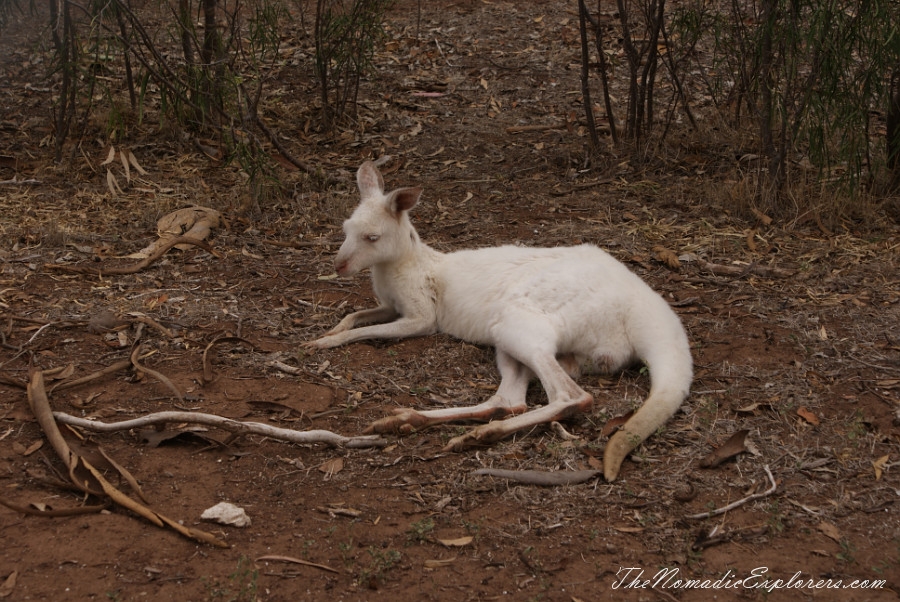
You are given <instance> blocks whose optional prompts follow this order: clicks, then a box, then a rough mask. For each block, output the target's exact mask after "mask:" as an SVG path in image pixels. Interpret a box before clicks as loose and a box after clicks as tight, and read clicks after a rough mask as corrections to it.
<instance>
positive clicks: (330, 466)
mask: <svg viewBox="0 0 900 602" xmlns="http://www.w3.org/2000/svg"><path fill="white" fill-rule="evenodd" d="M342 470H344V459H343V458H334V459H331V460H327V461H325V462H323V463H322V464H320V465H319V472H324V473H325V477H326V478H327V477H331V476H332V475H336V474H337V473H339V472H341V471H342Z"/></svg>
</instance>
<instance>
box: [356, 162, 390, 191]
mask: <svg viewBox="0 0 900 602" xmlns="http://www.w3.org/2000/svg"><path fill="white" fill-rule="evenodd" d="M356 185H357V186H359V193H360V195H361V196H363V197H367V196H370V195H371V194H372V193H375V192H377V193H378V194H381V193H383V192H384V179H383V178H382V177H381V172H379V171H378V168H377V167H375V164H374V163H372V162H371V161H366V162H365V163H363V164H362V165H360V166H359V169H358V170H356Z"/></svg>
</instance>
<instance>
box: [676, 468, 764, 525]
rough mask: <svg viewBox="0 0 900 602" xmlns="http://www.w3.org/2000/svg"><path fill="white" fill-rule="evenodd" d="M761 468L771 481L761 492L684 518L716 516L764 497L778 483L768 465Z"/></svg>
mask: <svg viewBox="0 0 900 602" xmlns="http://www.w3.org/2000/svg"><path fill="white" fill-rule="evenodd" d="M763 470H765V471H766V476H768V477H769V481H770V482H771V483H772V486H771V487H769V488H768V489H766V490H765V491H763V492H762V493H754V494H752V495H748V496H747V497H745V498H742V499H739V500H738V501H736V502H732V503H730V504H728V505H727V506H722V507H721V508H716V509H715V510H710V511H709V512H701V513H700V514H689V515H688V516H685V518H690V519H700V518H709V517H711V516H718V515H720V514H725V513H726V512H728V511H729V510H734V509H735V508H737V507H738V506H741V505H743V504H746V503H747V502H752V501H753V500H758V499H759V498H762V497H766V496H769V495H772V494H773V493H775V489H776V488H777V487H778V485H777V484H776V483H775V477H773V476H772V471H771V470H769V465H768V464H766V465H765V466H763Z"/></svg>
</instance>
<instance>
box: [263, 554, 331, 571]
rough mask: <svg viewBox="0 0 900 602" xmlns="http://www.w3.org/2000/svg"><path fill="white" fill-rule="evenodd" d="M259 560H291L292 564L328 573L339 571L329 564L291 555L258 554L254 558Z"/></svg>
mask: <svg viewBox="0 0 900 602" xmlns="http://www.w3.org/2000/svg"><path fill="white" fill-rule="evenodd" d="M261 560H268V561H270V562H271V561H275V560H277V561H279V562H292V563H294V564H302V565H303V566H311V567H313V568H316V569H322V570H323V571H328V572H329V573H340V571H338V570H337V569H333V568H331V567H330V566H327V565H324V564H316V563H315V562H310V561H308V560H302V559H300V558H294V557H292V556H277V555H271V556H260V557H259V558H257V559H256V562H259V561H261Z"/></svg>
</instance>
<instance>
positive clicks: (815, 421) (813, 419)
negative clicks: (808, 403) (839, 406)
mask: <svg viewBox="0 0 900 602" xmlns="http://www.w3.org/2000/svg"><path fill="white" fill-rule="evenodd" d="M797 416H799V417H800V418H803V419H804V420H805V421H807V422H808V423H810V424H811V425H813V426H819V418H818V417H817V416H816V415H815V414H813V413H812V412H810V411H809V410H807V409H806V407H805V406H800V407H799V408H797Z"/></svg>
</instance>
